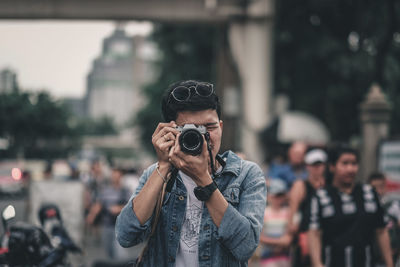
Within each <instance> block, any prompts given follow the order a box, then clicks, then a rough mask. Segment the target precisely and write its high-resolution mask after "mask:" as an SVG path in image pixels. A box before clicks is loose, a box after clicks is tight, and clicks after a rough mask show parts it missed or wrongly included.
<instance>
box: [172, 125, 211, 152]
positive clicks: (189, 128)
mask: <svg viewBox="0 0 400 267" xmlns="http://www.w3.org/2000/svg"><path fill="white" fill-rule="evenodd" d="M176 129H177V130H178V131H179V132H180V133H181V135H180V136H179V140H178V141H179V145H180V147H181V150H182V151H183V152H184V153H186V154H190V155H193V156H197V155H200V154H201V152H202V148H203V142H204V139H203V135H205V134H206V133H207V129H206V127H205V126H203V125H200V126H196V125H194V124H185V125H183V126H178V127H176Z"/></svg>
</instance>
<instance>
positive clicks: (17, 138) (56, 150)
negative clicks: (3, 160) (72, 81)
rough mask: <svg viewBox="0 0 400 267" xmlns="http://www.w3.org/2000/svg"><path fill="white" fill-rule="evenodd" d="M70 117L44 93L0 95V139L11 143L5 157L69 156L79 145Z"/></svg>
mask: <svg viewBox="0 0 400 267" xmlns="http://www.w3.org/2000/svg"><path fill="white" fill-rule="evenodd" d="M68 116H69V115H68V112H67V110H66V109H65V108H64V107H63V106H62V105H61V104H60V103H59V102H57V101H54V100H52V99H51V97H50V96H49V95H48V94H47V93H44V92H40V93H38V94H33V93H27V92H21V93H18V92H14V93H11V94H0V136H1V137H3V138H7V139H8V140H9V143H10V146H9V149H8V150H7V151H2V154H3V156H8V157H16V156H25V157H51V156H60V155H66V153H68V151H69V149H72V147H73V146H74V144H75V143H76V142H75V141H76V135H74V132H73V131H72V129H70V127H68V125H67V119H68ZM67 140H68V141H67Z"/></svg>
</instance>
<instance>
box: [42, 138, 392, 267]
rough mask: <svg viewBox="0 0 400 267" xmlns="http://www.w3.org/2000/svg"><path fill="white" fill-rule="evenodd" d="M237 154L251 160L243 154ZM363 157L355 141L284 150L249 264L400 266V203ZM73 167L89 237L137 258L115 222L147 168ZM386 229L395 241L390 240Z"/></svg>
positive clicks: (274, 165)
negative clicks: (363, 172)
mask: <svg viewBox="0 0 400 267" xmlns="http://www.w3.org/2000/svg"><path fill="white" fill-rule="evenodd" d="M237 154H238V155H239V156H240V157H242V158H244V159H245V155H244V154H243V153H241V152H237ZM358 162H359V155H358V154H357V151H355V150H353V149H351V148H350V147H347V146H342V147H341V148H339V149H338V146H336V147H332V148H331V147H316V146H310V145H307V144H305V143H302V142H294V143H293V144H291V145H290V147H288V149H287V151H286V155H284V156H282V155H276V156H275V157H274V158H273V159H272V160H271V162H270V163H269V165H268V168H266V170H265V177H266V184H267V192H268V193H267V206H266V209H265V212H264V224H263V229H262V233H261V236H260V242H259V246H258V248H257V249H256V251H255V253H254V255H253V256H252V257H251V259H250V260H249V266H252V267H286V266H287V267H289V266H294V267H308V266H326V267H327V266H347V265H346V264H348V262H346V257H348V258H352V260H353V261H354V259H355V261H357V260H358V258H360V259H361V261H362V264H357V263H351V264H350V265H348V266H366V265H365V264H364V263H365V261H368V260H369V259H370V260H371V262H373V263H374V264H375V265H372V266H374V267H379V266H387V257H388V254H387V253H390V258H391V259H392V261H393V263H394V265H393V266H399V265H395V264H396V263H397V264H399V254H400V202H399V201H398V200H396V199H393V198H389V197H387V190H386V188H387V186H386V183H387V178H386V177H385V175H384V174H383V173H379V172H374V173H371V174H370V175H369V177H359V176H358V170H359V163H358ZM72 174H73V176H72V175H71V180H78V181H81V182H82V183H83V185H84V188H85V190H84V197H83V203H84V221H85V237H84V242H86V243H90V244H89V245H93V244H94V245H96V246H101V247H102V249H103V250H104V252H105V255H106V256H107V258H109V259H115V260H125V259H129V258H131V257H132V255H130V254H129V253H130V251H129V250H127V249H125V248H122V247H121V246H120V245H119V244H118V242H117V241H116V239H115V234H114V233H115V229H114V228H115V222H116V218H117V216H118V214H119V213H120V211H121V209H122V208H123V207H124V205H125V204H126V203H127V202H128V201H129V199H130V197H131V196H132V193H133V192H134V191H135V189H136V187H137V186H138V183H139V175H140V173H139V171H138V170H136V169H129V170H128V169H122V168H119V167H117V166H114V167H113V166H111V167H110V166H108V165H107V164H105V163H104V162H102V161H100V160H94V161H92V162H91V166H90V170H89V171H87V172H85V173H79V172H72ZM46 177H47V178H46ZM50 177H52V174H51V168H46V170H45V173H44V178H45V179H51V178H50ZM346 184H347V185H350V186H349V188H350V189H346ZM346 190H348V191H346ZM369 190H370V191H369ZM374 201H376V203H375V202H374ZM313 203H314V204H313ZM368 209H372V210H368ZM352 227H355V228H356V230H355V229H353V228H352ZM381 229H385V232H382V231H381ZM385 233H387V234H388V239H389V241H390V246H389V247H385V246H384V245H383V246H382V244H384V243H385V242H384V241H382V240H384V238H385ZM360 235H361V237H360ZM355 240H356V241H357V242H355ZM327 244H328V245H327ZM335 247H339V248H341V249H336V248H335ZM360 248H361V250H362V251H363V253H361V254H360V253H359V252H357V251H358V249H360ZM346 249H347V250H346ZM382 251H383V252H382ZM385 251H386V253H385ZM351 253H353V254H354V255H351V257H350V256H349V255H350V254H351ZM346 255H347V256H346ZM332 259H335V260H332ZM327 261H328V262H329V263H330V264H327ZM322 262H325V265H323V264H322Z"/></svg>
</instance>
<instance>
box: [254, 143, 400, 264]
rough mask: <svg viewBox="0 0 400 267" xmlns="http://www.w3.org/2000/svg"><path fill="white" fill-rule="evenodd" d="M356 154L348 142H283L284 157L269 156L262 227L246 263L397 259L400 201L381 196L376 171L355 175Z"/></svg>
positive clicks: (383, 193)
mask: <svg viewBox="0 0 400 267" xmlns="http://www.w3.org/2000/svg"><path fill="white" fill-rule="evenodd" d="M358 162H359V156H358V153H357V151H355V150H353V149H351V148H350V147H348V146H344V145H336V146H332V147H311V146H308V145H307V144H305V143H302V142H294V143H293V144H292V145H291V146H290V147H289V148H288V150H287V160H286V159H285V157H281V156H279V157H276V158H275V159H274V160H272V162H271V164H270V165H269V168H268V170H267V171H266V183H267V189H268V196H267V207H266V209H265V213H264V225H263V230H262V233H261V236H260V243H259V246H258V248H257V250H256V252H255V253H254V255H253V257H252V258H251V259H250V261H249V266H253V267H254V266H260V267H285V266H295V267H297V266H303V267H307V266H375V267H378V266H390V263H389V262H390V261H391V260H392V261H393V266H397V265H395V264H396V263H397V264H399V263H398V258H399V248H400V235H399V234H400V205H399V201H398V200H395V199H389V198H388V197H387V192H386V182H387V178H386V177H385V175H384V174H383V173H379V172H375V173H371V174H370V175H369V177H368V178H367V179H366V178H364V177H358V175H357V173H358V169H359V163H358ZM386 234H387V235H386ZM385 238H388V239H389V240H390V246H388V245H385ZM386 243H389V242H386ZM388 258H391V259H388ZM370 263H373V264H374V265H368V264H370Z"/></svg>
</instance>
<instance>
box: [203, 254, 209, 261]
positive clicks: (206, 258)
mask: <svg viewBox="0 0 400 267" xmlns="http://www.w3.org/2000/svg"><path fill="white" fill-rule="evenodd" d="M201 258H202V259H203V260H208V259H209V258H210V257H209V256H207V255H203V256H201Z"/></svg>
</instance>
